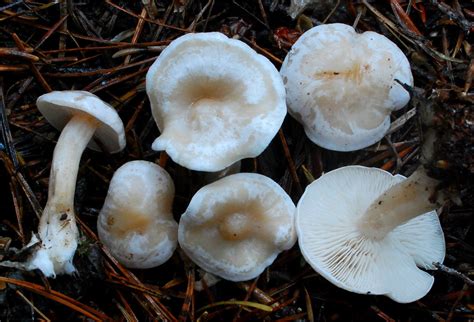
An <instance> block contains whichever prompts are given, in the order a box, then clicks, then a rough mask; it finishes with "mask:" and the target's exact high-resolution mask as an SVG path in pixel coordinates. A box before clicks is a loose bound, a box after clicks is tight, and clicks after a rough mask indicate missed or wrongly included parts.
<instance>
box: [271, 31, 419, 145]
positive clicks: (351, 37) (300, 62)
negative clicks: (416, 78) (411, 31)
mask: <svg viewBox="0 0 474 322" xmlns="http://www.w3.org/2000/svg"><path fill="white" fill-rule="evenodd" d="M280 73H281V75H282V77H283V82H284V83H285V87H286V92H287V103H288V109H289V113H290V114H291V115H292V116H293V117H294V118H295V119H297V120H298V121H299V122H300V123H301V124H303V126H304V129H305V132H306V135H307V136H308V137H309V138H310V139H311V141H313V142H314V143H316V144H318V145H320V146H322V147H324V148H327V149H330V150H336V151H353V150H358V149H361V148H364V147H367V146H369V145H371V144H373V143H375V142H377V141H379V140H380V139H381V138H382V137H383V136H384V135H385V133H386V131H387V130H388V128H389V126H390V113H391V112H392V111H393V110H397V109H400V108H402V107H403V106H405V105H406V104H407V103H408V101H409V99H410V96H409V93H408V92H407V91H406V90H405V89H404V88H403V87H402V86H401V85H400V84H399V83H398V82H397V80H398V81H400V82H401V83H405V84H407V85H410V86H412V85H413V76H412V74H411V71H410V64H409V62H408V60H407V58H406V57H405V55H404V54H403V52H402V51H401V50H400V49H399V48H398V47H397V46H396V45H395V44H394V43H393V42H391V41H390V40H389V39H388V38H386V37H385V36H382V35H380V34H378V33H376V32H371V31H367V32H364V33H362V34H358V33H357V32H356V31H355V30H354V28H352V27H351V26H348V25H345V24H341V23H334V24H327V25H320V26H317V27H314V28H312V29H310V30H308V31H306V32H305V33H304V34H303V35H302V36H301V37H300V38H299V39H298V41H297V42H296V43H295V44H294V45H293V47H292V49H291V51H290V52H289V53H288V55H287V56H286V58H285V61H284V62H283V65H282V67H281V71H280Z"/></svg>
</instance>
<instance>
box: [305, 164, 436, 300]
mask: <svg viewBox="0 0 474 322" xmlns="http://www.w3.org/2000/svg"><path fill="white" fill-rule="evenodd" d="M402 180H404V177H403V176H400V175H396V176H392V175H391V174H390V173H388V172H386V171H383V170H380V169H376V168H365V167H360V166H349V167H344V168H339V169H337V170H334V171H331V172H329V173H327V174H325V175H323V176H322V177H321V178H319V179H317V180H316V181H314V182H313V183H311V184H310V185H309V186H308V187H307V188H306V191H305V193H304V194H303V196H302V197H301V200H300V201H299V203H298V206H297V217H296V230H297V234H298V240H299V245H300V248H301V252H302V254H303V256H304V257H305V259H306V261H307V262H308V263H309V264H310V265H311V266H312V267H313V268H314V269H315V270H316V271H317V272H318V273H320V274H321V275H322V276H324V277H325V278H326V279H328V280H329V281H330V282H331V283H333V284H335V285H337V286H339V287H341V288H343V289H346V290H349V291H352V292H356V293H363V294H375V295H386V296H388V297H390V298H391V299H393V300H395V301H397V302H400V303H407V302H412V301H416V300H417V299H419V298H421V297H423V296H424V295H426V293H428V291H429V290H430V289H431V286H432V284H433V281H434V278H433V276H431V275H430V274H428V273H426V272H425V271H423V270H421V269H419V268H418V267H417V266H419V267H421V268H425V269H435V267H434V265H433V263H435V262H442V261H443V259H444V255H445V243H444V238H443V231H442V229H441V226H440V223H439V220H438V216H437V215H436V212H435V211H432V212H429V213H426V214H422V215H420V216H418V217H415V218H414V219H411V220H409V221H407V222H406V223H404V224H402V225H400V226H398V227H396V228H395V229H394V230H392V231H391V232H389V233H388V234H387V235H386V236H385V237H384V238H382V239H374V238H368V237H366V236H365V235H364V234H362V233H361V232H360V230H359V229H358V227H357V223H358V220H359V219H360V217H361V216H362V215H364V213H365V211H366V210H367V208H368V207H369V206H370V205H371V204H372V202H373V201H375V200H376V199H377V198H378V197H379V196H380V195H382V193H383V192H384V191H386V190H387V189H388V188H390V187H391V186H393V185H395V184H396V183H398V182H400V181H402Z"/></svg>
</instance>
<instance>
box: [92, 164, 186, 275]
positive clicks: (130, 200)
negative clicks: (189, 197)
mask: <svg viewBox="0 0 474 322" xmlns="http://www.w3.org/2000/svg"><path fill="white" fill-rule="evenodd" d="M173 197H174V184H173V181H172V180H171V177H170V176H169V174H168V173H167V172H166V171H165V170H164V169H163V168H161V167H160V166H158V165H157V164H154V163H152V162H148V161H131V162H128V163H126V164H124V165H123V166H121V167H120V168H119V169H118V170H117V171H116V172H115V173H114V176H113V177H112V180H111V181H110V186H109V191H108V193H107V197H106V199H105V202H104V206H103V208H102V210H101V211H100V214H99V218H98V221H97V231H98V233H99V238H100V240H101V241H102V243H103V244H104V245H106V246H107V247H108V248H109V250H110V252H111V253H112V255H113V256H114V257H115V258H116V259H117V260H118V261H119V262H120V263H122V264H123V265H125V266H127V267H130V268H150V267H155V266H158V265H160V264H162V263H164V262H166V261H167V260H168V259H169V258H170V257H171V255H173V252H174V250H175V249H176V245H177V239H178V236H177V234H178V224H177V223H176V221H174V219H173V214H172V213H171V207H172V203H173Z"/></svg>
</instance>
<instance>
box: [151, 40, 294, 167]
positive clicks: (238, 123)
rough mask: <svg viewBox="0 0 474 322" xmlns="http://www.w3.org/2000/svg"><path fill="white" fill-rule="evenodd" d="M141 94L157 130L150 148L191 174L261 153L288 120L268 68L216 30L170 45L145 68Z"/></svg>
mask: <svg viewBox="0 0 474 322" xmlns="http://www.w3.org/2000/svg"><path fill="white" fill-rule="evenodd" d="M146 91H147V93H148V96H149V98H150V104H151V108H152V112H153V117H154V118H155V121H156V123H157V125H158V128H159V129H160V131H161V135H160V136H159V137H158V138H157V139H156V140H155V142H154V143H153V145H152V148H153V149H154V150H156V151H161V150H165V151H166V152H167V153H168V154H169V155H170V157H171V158H172V159H173V160H174V161H175V162H177V163H178V164H180V165H182V166H184V167H186V168H188V169H192V170H199V171H209V172H213V171H219V170H222V169H224V168H226V167H228V166H230V165H231V164H232V163H234V162H236V161H238V160H240V159H243V158H247V157H255V156H257V155H259V154H260V153H261V152H262V151H263V150H264V149H265V148H266V147H267V146H268V144H269V143H270V141H271V140H272V138H273V137H274V136H275V134H276V133H277V131H278V129H279V128H280V126H281V124H282V122H283V119H284V117H285V115H286V102H285V88H284V86H283V82H282V80H281V77H280V75H279V73H278V71H277V70H276V68H275V67H274V66H273V64H272V63H270V61H269V60H268V59H266V58H265V57H264V56H262V55H259V54H257V53H256V52H255V51H254V50H253V49H251V48H250V47H249V46H247V45H246V44H245V43H243V42H242V41H240V40H236V39H229V38H227V37H226V36H225V35H223V34H221V33H218V32H209V33H197V34H187V35H184V36H181V37H179V38H178V39H176V40H174V41H173V42H172V43H171V44H170V45H169V46H168V47H166V49H165V50H164V51H163V52H162V53H161V55H160V56H159V57H158V58H157V60H156V61H155V62H154V64H153V65H152V66H151V67H150V70H149V71H148V74H147V76H146Z"/></svg>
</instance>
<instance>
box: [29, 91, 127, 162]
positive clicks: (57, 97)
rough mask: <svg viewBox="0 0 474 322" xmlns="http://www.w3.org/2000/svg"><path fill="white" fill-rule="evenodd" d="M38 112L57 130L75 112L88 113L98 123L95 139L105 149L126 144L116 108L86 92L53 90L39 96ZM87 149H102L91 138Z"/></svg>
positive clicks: (116, 150) (120, 148) (116, 147)
mask: <svg viewBox="0 0 474 322" xmlns="http://www.w3.org/2000/svg"><path fill="white" fill-rule="evenodd" d="M36 105H37V106H38V109H39V111H40V112H41V114H43V116H44V117H45V118H46V120H47V121H48V122H49V123H50V124H51V125H53V126H54V127H55V128H57V129H58V130H62V128H63V127H64V126H65V125H66V124H67V122H68V121H69V120H70V119H71V118H72V117H73V116H74V115H76V114H83V115H89V116H91V117H93V118H95V119H96V120H97V121H98V122H99V124H98V127H97V130H96V131H95V134H94V138H95V139H96V140H98V141H99V142H100V145H101V146H103V147H104V148H105V149H106V151H107V152H109V153H115V152H118V151H121V150H123V148H124V147H125V134H124V133H125V132H124V128H123V123H122V120H121V119H120V117H119V116H118V114H117V112H116V111H115V109H114V108H113V107H112V106H110V105H109V104H107V103H105V102H104V101H102V100H101V99H100V98H99V97H97V96H95V95H94V94H91V93H89V92H86V91H55V92H51V93H48V94H44V95H41V96H40V97H39V98H38V100H37V101H36ZM89 148H91V149H93V150H96V151H101V150H102V149H101V148H100V147H99V145H98V144H97V143H96V142H94V140H91V141H90V143H89Z"/></svg>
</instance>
